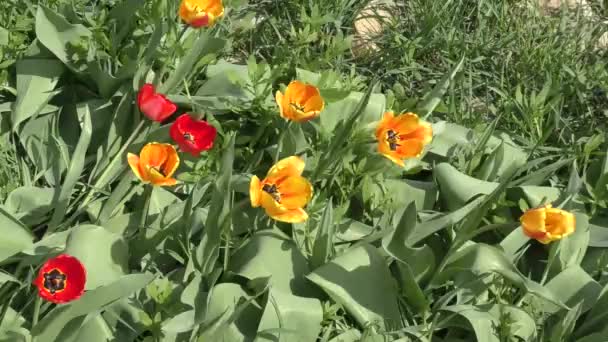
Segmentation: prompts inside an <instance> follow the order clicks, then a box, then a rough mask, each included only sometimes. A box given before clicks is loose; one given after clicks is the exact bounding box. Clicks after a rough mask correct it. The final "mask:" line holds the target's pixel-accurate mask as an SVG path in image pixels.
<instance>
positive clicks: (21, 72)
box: [11, 6, 65, 131]
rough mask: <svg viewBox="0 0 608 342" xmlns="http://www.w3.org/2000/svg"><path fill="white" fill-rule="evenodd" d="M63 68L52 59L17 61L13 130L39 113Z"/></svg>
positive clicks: (51, 92) (12, 118) (12, 117)
mask: <svg viewBox="0 0 608 342" xmlns="http://www.w3.org/2000/svg"><path fill="white" fill-rule="evenodd" d="M40 7H42V6H40ZM64 70H65V69H64V67H63V65H62V64H61V62H59V61H57V60H52V59H22V60H19V61H17V99H16V101H15V103H14V104H13V111H12V115H11V122H12V127H13V130H14V131H16V130H17V128H18V127H19V124H20V123H22V122H23V121H25V120H27V119H29V118H31V117H32V116H34V115H37V114H38V113H40V111H41V110H42V109H43V107H44V106H45V105H46V104H47V103H48V102H49V101H50V100H51V98H52V97H53V96H54V95H55V93H54V92H53V90H54V89H55V86H56V85H57V82H58V81H59V78H60V77H61V75H62V74H63V72H64Z"/></svg>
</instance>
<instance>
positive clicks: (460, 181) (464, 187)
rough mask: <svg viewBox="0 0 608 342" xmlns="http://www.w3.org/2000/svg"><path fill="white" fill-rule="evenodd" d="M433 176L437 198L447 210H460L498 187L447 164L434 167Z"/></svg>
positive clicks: (496, 184)
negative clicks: (476, 197)
mask: <svg viewBox="0 0 608 342" xmlns="http://www.w3.org/2000/svg"><path fill="white" fill-rule="evenodd" d="M433 174H434V176H435V179H436V181H437V184H438V185H439V196H440V197H441V198H442V199H443V203H445V204H446V206H447V208H448V209H449V210H457V209H459V208H461V207H462V206H464V205H465V203H467V202H468V201H469V200H470V199H472V198H473V197H475V196H477V195H480V194H484V195H489V194H490V193H492V192H493V191H494V190H495V189H496V188H497V187H498V185H499V184H498V183H492V182H486V181H482V180H479V179H475V178H473V177H470V176H467V175H465V174H464V173H462V172H460V171H458V170H457V169H456V168H455V167H453V166H452V165H450V164H447V163H441V164H439V165H436V166H435V169H434V170H433Z"/></svg>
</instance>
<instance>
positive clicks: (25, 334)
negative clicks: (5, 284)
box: [0, 306, 31, 342]
mask: <svg viewBox="0 0 608 342" xmlns="http://www.w3.org/2000/svg"><path fill="white" fill-rule="evenodd" d="M25 323H26V320H25V318H23V316H21V314H20V313H18V312H17V311H15V310H13V309H12V308H11V307H10V306H9V307H7V309H6V313H5V314H4V317H3V318H2V319H1V320H0V341H6V342H9V341H13V342H25V341H30V340H31V337H30V333H29V331H28V330H26V329H25V328H23V325H25ZM17 336H19V339H17Z"/></svg>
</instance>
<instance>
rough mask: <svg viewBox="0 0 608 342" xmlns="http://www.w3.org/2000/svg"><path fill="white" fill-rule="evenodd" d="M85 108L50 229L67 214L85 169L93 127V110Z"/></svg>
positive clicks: (55, 204)
mask: <svg viewBox="0 0 608 342" xmlns="http://www.w3.org/2000/svg"><path fill="white" fill-rule="evenodd" d="M83 110H84V114H83V122H82V127H81V133H80V139H78V144H77V145H76V149H75V150H74V153H73V154H72V158H71V160H70V164H69V166H68V172H67V174H66V176H65V180H64V181H63V184H62V186H61V187H60V188H58V189H57V200H56V201H54V203H53V204H54V206H55V208H54V209H55V210H54V211H53V217H52V218H51V222H50V223H49V228H48V229H49V231H53V230H54V229H55V228H56V227H57V225H59V224H60V223H61V221H62V220H63V218H64V217H65V215H66V214H67V212H66V211H67V208H68V205H69V202H70V198H71V196H72V190H73V189H74V187H75V186H76V183H77V182H78V180H79V179H80V175H81V174H82V172H83V171H84V167H85V158H86V153H87V149H88V147H89V142H90V141H91V134H92V128H91V112H90V110H89V108H88V106H85V107H84V108H83Z"/></svg>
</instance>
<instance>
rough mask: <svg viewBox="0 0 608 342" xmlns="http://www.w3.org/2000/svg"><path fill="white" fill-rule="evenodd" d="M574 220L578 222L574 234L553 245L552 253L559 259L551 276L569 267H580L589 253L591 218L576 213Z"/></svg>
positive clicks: (553, 264) (554, 264)
mask: <svg viewBox="0 0 608 342" xmlns="http://www.w3.org/2000/svg"><path fill="white" fill-rule="evenodd" d="M574 219H575V221H576V227H575V230H574V233H572V234H570V235H568V236H566V237H565V238H563V239H561V240H560V241H559V242H557V243H554V244H552V245H551V249H553V250H554V251H553V252H551V253H555V254H556V257H557V258H556V259H555V260H556V262H553V263H552V264H551V265H552V266H553V267H552V269H551V272H552V273H550V274H557V273H559V272H561V271H563V270H565V269H567V268H569V267H572V266H578V265H580V264H581V262H582V261H583V258H584V257H585V254H586V253H587V247H588V246H589V239H590V234H589V218H588V217H587V215H585V214H581V213H574Z"/></svg>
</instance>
